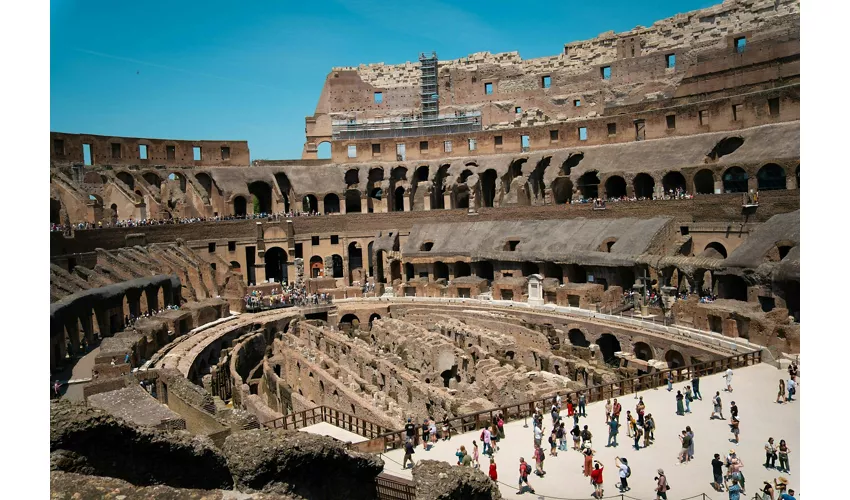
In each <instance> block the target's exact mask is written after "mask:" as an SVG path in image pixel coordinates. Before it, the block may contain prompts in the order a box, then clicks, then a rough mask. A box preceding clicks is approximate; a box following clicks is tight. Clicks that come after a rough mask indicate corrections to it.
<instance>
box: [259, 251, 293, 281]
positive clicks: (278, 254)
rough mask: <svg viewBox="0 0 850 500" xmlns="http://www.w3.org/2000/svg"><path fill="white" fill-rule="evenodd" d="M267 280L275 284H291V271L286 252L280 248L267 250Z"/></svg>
mask: <svg viewBox="0 0 850 500" xmlns="http://www.w3.org/2000/svg"><path fill="white" fill-rule="evenodd" d="M264 258H265V261H266V279H267V280H269V281H272V280H274V282H275V283H289V269H288V266H287V264H286V261H287V255H286V252H285V251H284V250H283V249H282V248H280V247H272V248H269V249H268V250H266V253H265V257H264Z"/></svg>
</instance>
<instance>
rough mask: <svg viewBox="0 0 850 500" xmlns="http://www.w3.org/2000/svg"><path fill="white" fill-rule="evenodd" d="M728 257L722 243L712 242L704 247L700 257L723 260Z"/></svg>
mask: <svg viewBox="0 0 850 500" xmlns="http://www.w3.org/2000/svg"><path fill="white" fill-rule="evenodd" d="M728 256H729V254H728V252H727V251H726V247H725V246H723V243H720V242H717V241H712V242H711V243H709V244H708V245H706V246H705V249H704V250H703V251H702V255H701V257H713V258H715V259H725V258H726V257H728Z"/></svg>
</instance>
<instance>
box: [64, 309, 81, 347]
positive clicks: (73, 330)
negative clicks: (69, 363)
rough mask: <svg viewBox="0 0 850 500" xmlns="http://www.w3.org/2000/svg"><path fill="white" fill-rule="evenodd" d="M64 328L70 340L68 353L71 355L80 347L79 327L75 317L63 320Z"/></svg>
mask: <svg viewBox="0 0 850 500" xmlns="http://www.w3.org/2000/svg"><path fill="white" fill-rule="evenodd" d="M65 329H66V330H68V339H70V342H71V350H70V354H71V356H73V355H74V354H76V352H77V349H79V347H80V329H79V327H78V326H77V318H76V317H73V318H71V319H69V320H67V321H66V322H65ZM63 339H64V336H63Z"/></svg>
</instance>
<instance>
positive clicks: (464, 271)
mask: <svg viewBox="0 0 850 500" xmlns="http://www.w3.org/2000/svg"><path fill="white" fill-rule="evenodd" d="M471 274H472V270H471V269H470V267H469V264H468V263H466V262H464V261H462V260H459V261H457V262H455V278H462V277H464V276H470V275H471Z"/></svg>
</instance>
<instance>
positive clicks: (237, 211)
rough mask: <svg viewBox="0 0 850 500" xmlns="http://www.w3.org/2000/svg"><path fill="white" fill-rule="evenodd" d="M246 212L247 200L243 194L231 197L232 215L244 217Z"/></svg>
mask: <svg viewBox="0 0 850 500" xmlns="http://www.w3.org/2000/svg"><path fill="white" fill-rule="evenodd" d="M247 213H248V202H247V201H246V200H245V197H244V196H236V197H235V198H233V215H235V216H236V217H244V216H245V215H247Z"/></svg>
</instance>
